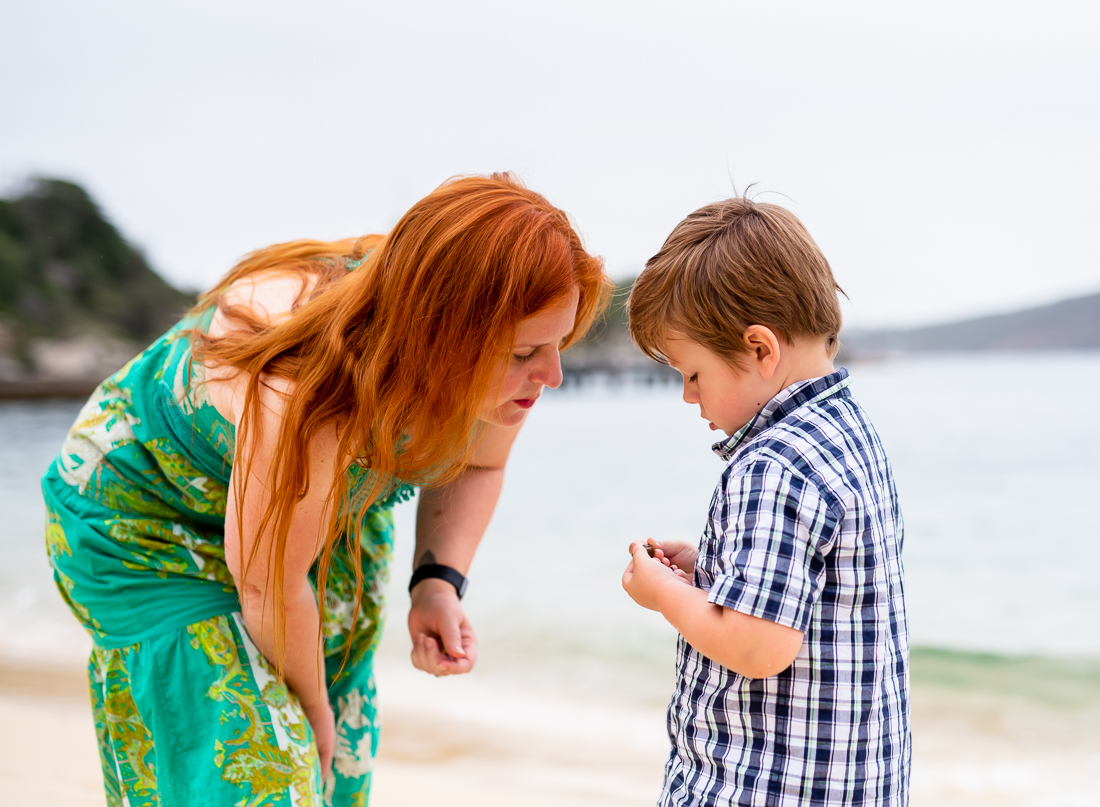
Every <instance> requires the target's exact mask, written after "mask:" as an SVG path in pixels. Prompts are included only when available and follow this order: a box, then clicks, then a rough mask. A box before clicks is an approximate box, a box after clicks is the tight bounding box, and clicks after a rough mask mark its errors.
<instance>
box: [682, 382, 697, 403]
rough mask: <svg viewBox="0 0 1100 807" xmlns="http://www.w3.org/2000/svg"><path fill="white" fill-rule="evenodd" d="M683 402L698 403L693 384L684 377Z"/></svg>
mask: <svg viewBox="0 0 1100 807" xmlns="http://www.w3.org/2000/svg"><path fill="white" fill-rule="evenodd" d="M684 403H689V404H695V403H699V395H698V393H696V391H695V387H694V385H692V384H689V383H688V381H687V379H686V378H685V379H684Z"/></svg>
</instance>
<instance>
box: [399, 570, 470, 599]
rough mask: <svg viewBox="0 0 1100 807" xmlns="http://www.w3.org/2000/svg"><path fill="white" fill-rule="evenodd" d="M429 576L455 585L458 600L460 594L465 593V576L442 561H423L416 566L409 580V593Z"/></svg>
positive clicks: (460, 597) (460, 596)
mask: <svg viewBox="0 0 1100 807" xmlns="http://www.w3.org/2000/svg"><path fill="white" fill-rule="evenodd" d="M429 578H437V579H439V580H446V581H447V582H448V583H450V584H451V585H452V586H454V587H455V592H456V593H457V594H458V598H459V599H460V600H461V599H462V595H463V594H465V593H466V583H467V580H466V577H465V576H464V575H463V574H462V572H460V571H459V570H458V569H454V568H452V567H450V566H444V565H443V564H442V563H425V564H424V565H423V566H420V567H418V568H417V569H416V571H414V572H413V575H412V579H411V580H409V593H410V594H411V593H412V590H413V586H415V585H416V584H417V583H419V582H421V581H424V580H427V579H429Z"/></svg>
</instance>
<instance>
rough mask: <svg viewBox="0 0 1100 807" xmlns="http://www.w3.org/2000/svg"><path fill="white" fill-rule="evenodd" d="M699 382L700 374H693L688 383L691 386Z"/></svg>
mask: <svg viewBox="0 0 1100 807" xmlns="http://www.w3.org/2000/svg"><path fill="white" fill-rule="evenodd" d="M698 380H699V374H698V373H692V374H691V378H689V379H688V382H689V383H691V384H694V383H695V382H696V381H698Z"/></svg>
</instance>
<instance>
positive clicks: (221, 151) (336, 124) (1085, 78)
mask: <svg viewBox="0 0 1100 807" xmlns="http://www.w3.org/2000/svg"><path fill="white" fill-rule="evenodd" d="M5 6H6V7H5V9H4V11H3V14H2V16H0V190H2V191H3V192H4V193H6V194H9V195H10V194H11V193H14V192H15V191H17V190H18V188H19V186H20V184H21V183H23V182H25V181H26V178H27V177H28V176H31V175H48V176H58V177H63V178H69V179H73V180H76V181H78V182H80V183H82V184H84V185H85V186H86V187H87V188H88V189H89V190H90V191H91V193H92V194H93V195H94V197H95V198H96V199H97V200H98V201H99V202H100V204H101V205H102V207H103V208H104V210H105V211H106V213H107V214H108V216H109V217H110V218H111V219H112V220H113V221H114V222H115V223H116V224H117V225H118V226H119V228H120V229H121V230H122V232H123V233H124V234H125V235H126V236H128V237H129V238H130V239H131V240H133V241H134V242H135V243H137V244H138V245H139V246H140V247H141V248H142V249H143V250H144V251H145V252H146V254H147V255H148V257H149V259H150V261H151V262H152V264H153V265H154V267H155V268H157V269H158V270H159V271H160V272H162V273H163V274H164V275H165V276H166V277H168V278H169V279H170V280H171V281H173V282H174V283H176V284H178V285H181V286H185V287H190V288H199V287H203V286H206V285H208V284H210V283H212V282H213V281H214V280H216V279H217V278H218V277H219V276H220V275H221V274H222V273H223V272H225V271H226V270H227V269H228V268H229V267H230V266H231V265H232V263H233V262H234V260H235V259H236V258H237V257H239V256H240V255H241V254H243V253H245V252H247V251H249V250H251V249H254V248H256V247H259V246H263V245H266V244H269V243H273V242H276V241H285V240H288V239H292V238H299V237H311V238H337V237H346V236H350V235H357V234H361V233H364V232H377V231H384V230H385V229H387V228H388V227H390V226H391V225H392V224H393V223H394V222H395V221H396V220H397V218H398V217H399V216H400V215H401V213H402V212H403V211H404V210H405V209H406V208H407V207H408V206H409V205H411V204H412V203H413V202H414V201H415V200H416V199H418V198H420V197H421V196H423V195H424V194H426V193H428V192H429V191H430V190H431V189H432V188H434V187H435V186H436V185H438V184H439V183H440V182H442V181H443V180H444V179H446V178H447V177H449V176H452V175H455V174H462V173H475V172H488V171H494V170H513V171H516V172H517V173H518V174H519V175H520V176H521V177H522V178H523V179H524V180H525V181H526V182H527V183H528V184H529V185H531V186H532V187H534V188H535V189H537V190H539V191H541V192H543V193H544V194H546V196H547V197H548V198H549V199H550V200H551V201H552V202H553V203H555V204H557V205H559V206H560V207H562V208H564V209H565V210H566V211H568V212H569V213H570V214H571V215H572V216H573V218H574V220H575V221H576V222H577V224H578V225H579V227H580V229H581V232H582V234H583V235H584V237H585V241H586V243H587V245H588V246H589V248H590V249H591V250H593V251H595V252H597V253H599V254H601V255H603V256H604V258H605V259H606V261H607V266H608V269H609V270H610V272H611V273H612V274H613V275H615V276H620V277H621V276H625V275H628V274H635V273H636V272H637V271H638V270H639V269H640V268H641V266H642V265H643V264H644V262H645V260H646V259H647V258H648V257H649V256H650V255H652V254H653V253H654V252H655V251H656V250H657V248H658V247H659V246H660V244H661V242H662V241H663V240H664V238H665V236H666V235H667V234H668V232H669V230H670V229H671V228H672V227H673V226H674V225H675V224H676V222H677V221H679V220H680V219H681V218H682V217H683V216H684V215H686V214H687V213H689V212H690V211H691V210H693V209H695V208H696V207H699V206H700V205H703V204H705V203H707V202H710V201H713V200H715V199H718V198H721V197H723V196H728V195H730V194H731V193H732V192H733V189H734V187H735V186H736V188H737V189H742V188H743V187H745V186H746V185H748V184H749V183H755V187H756V189H757V191H767V192H769V193H764V194H763V195H761V196H760V197H759V198H761V199H762V200H764V201H773V202H777V203H780V204H784V205H786V206H788V207H791V208H792V209H793V210H794V211H795V212H796V213H797V214H798V215H799V216H801V217H802V219H803V221H804V222H805V223H806V225H807V227H808V228H809V230H810V232H811V233H812V234H813V235H814V237H815V238H816V239H817V241H818V243H819V244H820V245H821V247H822V249H823V250H824V252H825V254H826V256H827V257H828V259H829V260H830V262H831V264H832V266H833V270H834V272H835V273H836V276H837V278H838V280H839V282H840V283H841V285H842V286H844V288H845V289H846V290H847V292H848V294H849V296H850V297H851V300H852V302H851V304H850V305H848V306H847V308H846V316H847V318H848V321H849V323H850V324H854V325H864V326H874V325H884V324H898V325H901V324H916V323H926V322H940V321H947V320H950V319H954V318H958V317H962V316H969V315H973V314H981V313H989V312H999V311H1007V310H1012V309H1014V308H1020V307H1025V306H1028V305H1032V304H1037V303H1044V302H1049V301H1053V300H1056V299H1061V298H1064V297H1068V296H1074V295H1077V294H1083V293H1089V292H1094V291H1097V290H1100V259H1098V257H1097V254H1096V250H1095V248H1094V245H1095V243H1096V240H1097V239H1096V235H1095V233H1096V232H1097V226H1098V225H1097V221H1098V220H1100V156H1098V154H1100V148H1098V146H1100V47H1098V46H1097V42H1098V40H1100V25H1098V23H1100V7H1097V5H1096V4H1095V3H1086V2H1077V3H1061V2H1050V0H1044V2H1042V3H1039V2H1034V3H1019V2H1005V1H1004V0H1002V1H1001V2H974V3H966V2H960V1H959V0H953V1H952V2H940V1H939V0H934V1H932V2H929V1H927V0H926V1H925V2H921V3H892V4H885V3H881V2H879V3H873V2H836V1H835V0H830V2H824V3H823V2H820V0H817V1H816V2H810V1H808V0H807V1H799V2H793V1H792V2H770V3H761V2H754V3H745V2H730V1H728V0H727V2H691V1H690V0H687V1H685V0H678V2H662V3H657V2H647V1H646V0H630V1H629V2H610V1H608V2H603V1H601V0H582V1H581V2H574V1H573V0H567V1H562V0H559V2H536V1H535V0H524V1H523V2H517V1H516V0H463V2H461V3H458V2H446V3H445V2H413V1H412V0H402V1H401V2H391V3H385V4H382V3H376V2H353V1H352V0H312V2H310V3H309V4H306V3H304V2H300V3H290V2H272V0H265V2H262V3H261V2H255V1H253V0H249V1H248V2H244V1H241V2H232V1H231V0H217V1H216V2H211V1H209V0H189V1H188V2H186V3H182V2H176V0H160V1H159V2H157V3H149V2H144V1H143V2H136V1H135V2H126V1H123V0H99V1H98V2H95V3H89V2H86V0H79V1H78V0H67V1H64V0H34V2H22V3H16V2H10V3H6V4H5ZM306 8H308V11H305V10H302V9H306Z"/></svg>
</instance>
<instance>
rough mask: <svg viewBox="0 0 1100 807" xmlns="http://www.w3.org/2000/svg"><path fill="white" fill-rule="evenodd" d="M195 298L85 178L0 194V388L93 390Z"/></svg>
mask: <svg viewBox="0 0 1100 807" xmlns="http://www.w3.org/2000/svg"><path fill="white" fill-rule="evenodd" d="M194 301H195V298H194V296H193V295H190V294H187V293H185V292H182V291H180V290H179V289H176V288H174V287H173V286H171V285H170V284H169V283H167V282H166V281H165V280H164V279H163V278H161V277H160V276H159V275H157V274H156V272H154V271H153V270H152V268H150V266H149V264H148V263H147V262H146V260H145V258H144V257H143V256H142V255H141V253H140V251H139V250H138V249H137V248H135V247H134V246H133V245H131V244H130V243H128V242H127V241H126V239H125V238H123V237H122V235H121V234H120V233H119V232H118V230H117V229H116V228H115V227H114V225H112V224H111V223H110V222H109V221H108V220H107V219H106V218H105V217H104V215H103V213H102V212H101V211H100V209H99V207H98V205H96V203H95V202H94V201H93V200H92V198H91V197H90V196H89V195H88V193H87V192H86V191H85V190H84V189H83V188H81V187H80V186H79V185H76V184H74V183H72V182H66V181H64V180H60V179H36V180H33V181H32V182H31V183H30V184H29V186H28V187H27V188H26V190H25V191H24V192H22V193H21V194H20V195H19V196H18V197H16V198H14V199H0V397H39V396H42V395H81V394H87V392H88V391H90V389H91V388H92V387H93V386H94V384H95V383H97V382H98V381H100V380H102V379H103V378H104V377H106V376H107V375H109V374H110V373H112V372H114V371H115V370H117V369H118V368H119V367H120V366H122V364H124V363H125V362H126V361H128V360H129V359H130V358H132V357H133V356H134V355H135V354H136V353H137V352H138V351H139V350H140V349H141V348H142V347H144V346H145V345H146V344H148V343H149V342H150V341H151V340H152V339H154V338H156V336H158V335H159V334H161V333H163V332H164V331H165V330H166V329H167V328H168V327H169V326H170V325H171V324H172V323H173V322H175V321H176V320H177V319H179V317H180V316H181V315H182V314H183V313H184V312H185V311H187V309H188V308H190V307H191V306H192V305H193V304H194Z"/></svg>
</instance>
